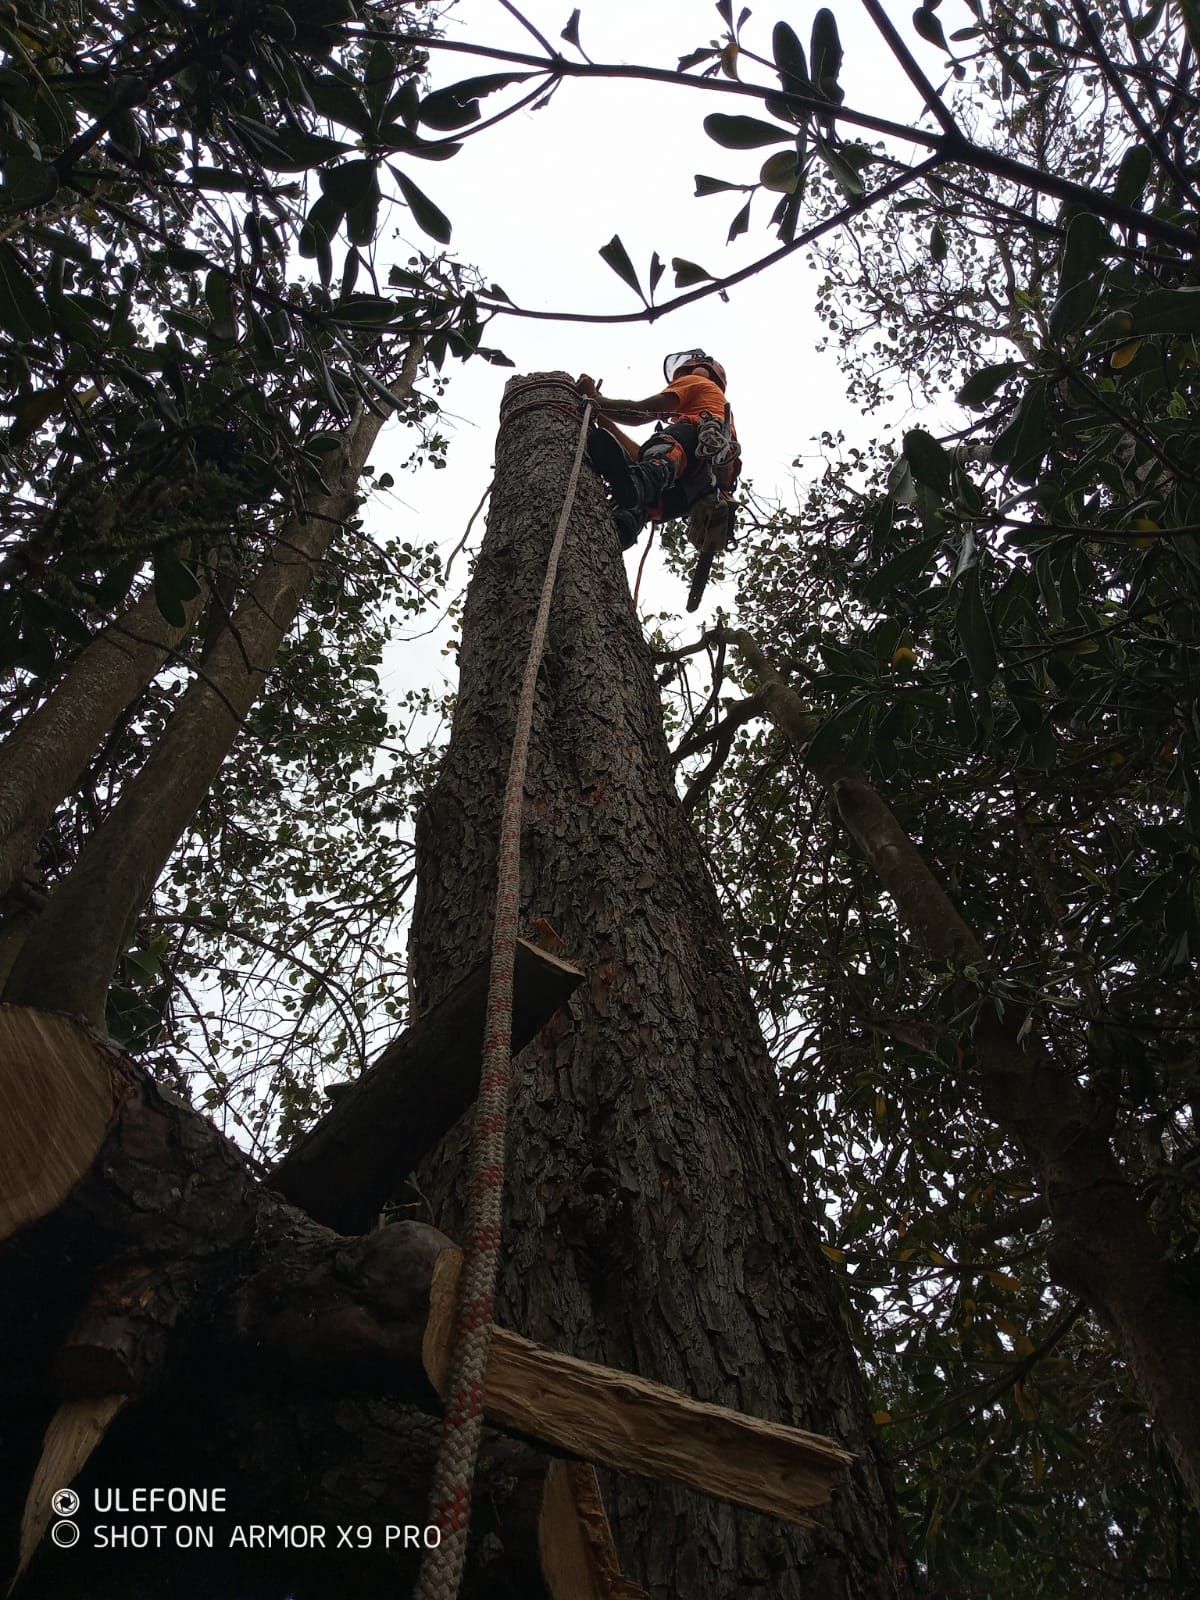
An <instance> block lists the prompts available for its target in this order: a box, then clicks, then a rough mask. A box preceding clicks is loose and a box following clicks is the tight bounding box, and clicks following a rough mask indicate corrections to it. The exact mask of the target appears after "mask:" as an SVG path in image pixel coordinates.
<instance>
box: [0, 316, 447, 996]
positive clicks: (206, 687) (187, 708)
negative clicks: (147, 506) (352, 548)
mask: <svg viewBox="0 0 1200 1600" xmlns="http://www.w3.org/2000/svg"><path fill="white" fill-rule="evenodd" d="M419 359H420V346H419V344H417V343H414V345H413V346H412V349H411V351H410V353H409V358H408V360H407V361H406V363H405V371H404V375H403V377H402V378H401V380H400V384H399V385H398V386H397V389H396V398H397V399H399V398H401V397H402V395H403V394H406V393H407V392H408V391H409V390H410V389H411V387H412V384H413V381H414V379H415V376H416V369H417V364H418V362H419ZM381 425H382V418H380V417H379V416H377V415H375V414H374V413H372V412H368V411H364V412H362V413H361V414H360V415H359V417H358V419H357V421H356V422H355V423H354V424H353V426H352V427H351V428H350V429H349V431H348V433H347V436H346V440H345V444H344V446H343V450H342V453H341V457H340V459H338V460H337V461H335V462H333V463H331V464H330V467H329V469H328V470H329V474H330V476H331V477H332V478H333V480H334V487H333V489H332V492H331V493H329V494H322V495H319V496H317V497H316V498H315V500H314V502H313V504H311V505H310V506H309V507H308V508H307V512H306V514H305V515H304V516H303V517H302V518H297V519H296V520H294V521H293V522H291V523H289V524H288V526H287V528H286V529H285V530H284V532H283V533H282V534H281V535H280V537H279V539H278V540H277V542H276V545H275V548H274V550H273V551H272V553H271V554H270V555H269V556H268V557H267V560H266V561H265V562H264V564H263V567H262V570H261V572H260V573H259V575H258V578H257V579H256V580H255V583H254V586H253V588H252V589H251V591H250V593H249V594H248V595H247V597H246V599H245V600H244V601H243V602H242V604H241V605H240V606H239V607H238V609H237V612H236V613H235V615H234V617H233V619H232V621H231V623H230V624H229V626H228V627H226V628H224V629H222V630H221V632H220V633H219V634H218V635H217V636H216V637H215V639H214V640H213V641H212V643H211V645H210V647H209V649H208V650H207V651H206V652H205V655H204V660H203V663H202V666H203V672H202V675H200V676H197V677H196V678H195V679H194V680H193V681H192V683H191V684H190V685H189V686H188V689H187V691H186V692H185V694H184V695H183V698H182V699H181V700H180V703H179V705H178V707H177V709H176V711H175V713H174V715H173V716H172V718H171V720H170V722H169V723H168V724H167V726H166V728H165V729H164V730H163V733H162V736H161V738H160V739H159V741H158V743H157V744H156V746H155V748H154V750H153V751H152V752H151V754H150V756H149V757H148V759H147V761H146V764H145V765H144V766H143V768H142V769H141V771H140V772H139V773H138V774H137V776H136V777H135V778H133V779H132V780H131V781H130V782H129V784H128V785H127V786H126V788H125V790H124V792H123V793H122V795H121V798H120V799H119V800H118V802H117V804H116V805H115V806H114V807H113V809H112V811H111V812H110V813H109V815H108V816H107V817H106V818H105V820H104V822H103V824H102V825H101V827H100V828H99V829H98V830H97V832H96V833H95V834H93V835H92V837H91V838H90V839H89V840H88V843H87V844H86V846H85V847H84V849H83V851H82V852H81V854H80V857H79V860H78V861H77V862H76V864H75V867H74V869H73V870H72V872H71V874H70V876H69V877H68V878H66V880H65V881H64V882H63V883H62V884H60V885H59V887H58V888H57V889H56V890H55V892H54V894H53V895H52V896H51V898H50V902H49V904H48V905H47V906H46V908H45V910H44V911H43V912H42V914H41V916H40V917H39V918H38V920H37V923H36V925H35V926H34V928H33V930H32V932H31V933H30V934H29V937H28V938H27V939H26V941H25V943H24V946H23V947H22V949H21V952H20V954H19V955H18V957H17V960H16V961H15V963H14V965H13V969H12V972H11V974H10V976H9V979H8V982H7V984H6V986H5V989H4V998H5V999H6V1000H9V1001H12V1002H15V1003H16V1004H19V1005H29V1006H41V1007H44V1008H46V1009H57V1010H60V1011H72V1012H77V1013H79V1014H80V1015H82V1016H86V1017H88V1018H89V1019H91V1020H92V1021H93V1022H96V1023H99V1022H100V1021H101V1020H102V1019H103V1016H104V1005H105V998H106V996H107V993H108V986H109V984H110V982H111V980H112V974H113V970H114V968H115V966H116V963H117V961H118V959H119V958H120V955H121V951H122V950H123V949H124V947H125V943H126V942H127V940H128V937H129V934H130V931H131V929H132V926H133V923H134V921H135V919H136V917H137V916H138V913H139V912H140V911H141V909H142V907H143V906H144V905H145V903H146V900H147V899H148V898H149V896H150V894H151V892H152V891H153V888H154V884H155V882H156V881H157V879H158V876H159V874H160V873H161V871H162V869H163V867H164V866H165V865H166V862H167V860H168V858H169V856H170V854H171V851H172V850H173V849H174V848H175V846H176V844H177V843H178V841H179V839H180V837H181V836H182V834H183V832H184V830H185V829H186V827H187V825H188V823H189V822H190V821H191V819H192V817H193V816H194V815H195V813H196V810H197V807H198V806H199V805H200V803H201V801H202V800H203V798H204V796H205V794H206V793H207V792H208V788H209V786H210V784H211V783H212V781H213V779H214V778H215V777H216V775H217V773H218V772H219V771H220V769H221V764H222V763H223V762H224V760H225V757H226V756H227V755H228V753H229V751H230V749H231V747H232V745H233V741H234V739H235V738H236V737H237V734H238V732H239V730H240V729H241V726H242V723H243V721H244V720H245V717H246V714H247V712H248V711H249V710H250V708H251V706H252V705H253V704H254V702H255V700H256V699H257V698H258V695H259V693H260V691H261V689H262V685H263V682H264V680H265V679H266V676H267V674H268V673H269V672H270V670H271V668H272V666H273V665H274V662H275V657H276V654H277V653H278V650H279V645H280V642H281V641H282V639H283V637H284V635H285V634H286V632H287V630H288V629H289V628H290V627H291V625H292V623H293V621H294V620H295V617H296V614H297V612H298V611H299V609H300V605H301V602H302V601H303V599H304V595H305V593H306V592H307V590H308V587H309V584H310V583H311V581H312V578H313V575H314V573H315V572H316V570H317V568H318V566H319V565H320V563H321V561H322V560H323V559H324V556H325V553H326V551H327V550H328V548H329V545H330V542H331V540H332V539H333V536H334V534H335V533H336V532H337V529H338V528H339V526H340V525H341V524H342V523H343V522H344V521H345V520H346V518H347V517H348V516H350V514H351V513H352V511H353V509H354V505H355V501H356V494H357V487H358V480H359V477H360V476H361V474H362V469H363V467H364V465H365V464H366V460H367V457H368V455H369V454H370V451H371V447H372V445H373V444H374V442H375V439H376V437H377V435H378V433H379V429H380V427H381Z"/></svg>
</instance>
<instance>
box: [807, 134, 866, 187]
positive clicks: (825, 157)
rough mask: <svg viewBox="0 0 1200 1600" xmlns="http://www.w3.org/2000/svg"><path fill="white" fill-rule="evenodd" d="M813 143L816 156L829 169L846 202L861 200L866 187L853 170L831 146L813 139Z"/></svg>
mask: <svg viewBox="0 0 1200 1600" xmlns="http://www.w3.org/2000/svg"><path fill="white" fill-rule="evenodd" d="M813 142H814V144H815V145H816V150H817V154H818V155H819V156H820V158H821V160H822V161H823V162H824V163H825V165H826V166H827V167H828V168H829V171H830V174H831V175H832V177H833V180H834V182H835V183H836V184H837V186H838V188H839V189H840V190H841V191H842V193H843V194H844V195H845V196H846V198H847V200H861V199H862V197H863V195H865V194H866V192H867V186H866V184H865V183H864V182H863V181H862V178H861V177H860V176H859V175H858V172H857V171H856V170H855V168H854V167H852V166H851V165H850V163H849V162H848V161H847V160H846V159H845V157H843V156H841V155H839V153H838V152H837V151H836V150H835V149H834V148H833V146H832V145H829V144H826V143H825V140H824V139H814V141H813Z"/></svg>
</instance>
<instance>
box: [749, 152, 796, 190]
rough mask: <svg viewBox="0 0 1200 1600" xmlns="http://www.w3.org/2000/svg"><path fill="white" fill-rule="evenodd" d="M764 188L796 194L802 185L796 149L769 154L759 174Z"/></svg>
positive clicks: (759, 179)
mask: <svg viewBox="0 0 1200 1600" xmlns="http://www.w3.org/2000/svg"><path fill="white" fill-rule="evenodd" d="M758 181H759V182H760V183H761V184H762V186H763V188H764V189H771V190H773V191H774V193H776V194H795V192H796V190H797V189H798V188H799V186H800V168H799V165H798V163H797V160H796V152H795V151H794V150H777V151H776V152H775V154H774V155H773V156H768V157H767V159H766V160H765V161H764V162H763V164H762V170H761V171H760V172H759V174H758Z"/></svg>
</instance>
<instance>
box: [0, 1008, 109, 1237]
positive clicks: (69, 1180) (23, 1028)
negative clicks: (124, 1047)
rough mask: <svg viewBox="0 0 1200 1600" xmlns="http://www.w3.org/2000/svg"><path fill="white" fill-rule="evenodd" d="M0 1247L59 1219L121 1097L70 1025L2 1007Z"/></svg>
mask: <svg viewBox="0 0 1200 1600" xmlns="http://www.w3.org/2000/svg"><path fill="white" fill-rule="evenodd" d="M0 1095H2V1096H3V1106H4V1115H3V1117H2V1118H0V1128H2V1131H0V1239H8V1238H11V1237H12V1235H13V1234H15V1233H17V1232H18V1231H19V1230H20V1229H21V1228H24V1227H27V1226H28V1225H29V1224H30V1223H31V1222H38V1221H40V1220H41V1219H42V1218H43V1217H47V1216H49V1215H50V1214H51V1213H52V1212H54V1211H57V1210H58V1208H59V1206H60V1205H61V1204H62V1203H63V1201H64V1200H65V1199H66V1197H67V1195H68V1194H70V1192H71V1190H72V1189H73V1188H74V1187H75V1185H76V1184H77V1183H78V1182H79V1180H80V1179H81V1178H82V1177H83V1176H84V1174H85V1173H86V1172H87V1171H88V1170H89V1169H90V1167H91V1165H92V1162H93V1161H94V1160H95V1159H96V1156H97V1154H98V1153H99V1150H100V1146H101V1145H102V1144H103V1143H104V1139H105V1136H106V1135H107V1133H108V1130H109V1127H110V1126H111V1124H112V1122H113V1119H114V1116H115V1114H116V1111H117V1107H118V1106H119V1104H120V1100H121V1095H122V1080H121V1077H120V1075H119V1073H117V1072H116V1071H114V1070H113V1068H112V1066H111V1065H110V1064H109V1063H108V1062H107V1061H106V1059H105V1052H104V1050H103V1047H102V1046H101V1045H100V1044H99V1043H98V1042H96V1041H94V1040H93V1039H91V1038H90V1037H89V1035H88V1034H87V1033H86V1032H85V1030H84V1029H82V1028H81V1027H80V1026H79V1024H78V1023H77V1022H75V1021H73V1020H72V1019H71V1018H70V1017H60V1016H56V1015H55V1014H54V1013H53V1012H43V1011H28V1010H26V1009H25V1008H24V1007H22V1006H8V1005H3V1006H0Z"/></svg>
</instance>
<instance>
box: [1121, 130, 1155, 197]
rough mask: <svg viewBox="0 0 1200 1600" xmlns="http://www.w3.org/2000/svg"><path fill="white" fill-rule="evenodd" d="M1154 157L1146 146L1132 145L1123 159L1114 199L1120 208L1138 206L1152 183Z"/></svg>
mask: <svg viewBox="0 0 1200 1600" xmlns="http://www.w3.org/2000/svg"><path fill="white" fill-rule="evenodd" d="M1153 168H1154V157H1153V155H1152V154H1151V153H1150V151H1149V149H1148V148H1147V147H1146V146H1145V145H1144V144H1135V145H1130V147H1129V149H1128V150H1126V152H1125V154H1124V155H1123V156H1122V157H1121V165H1120V166H1119V167H1118V169H1117V181H1116V184H1115V186H1114V188H1113V199H1114V200H1115V201H1116V202H1117V204H1118V205H1119V206H1136V205H1137V203H1138V201H1139V200H1140V199H1141V198H1142V191H1143V190H1144V189H1145V187H1146V185H1147V183H1148V182H1149V181H1150V173H1151V171H1152V170H1153Z"/></svg>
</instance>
